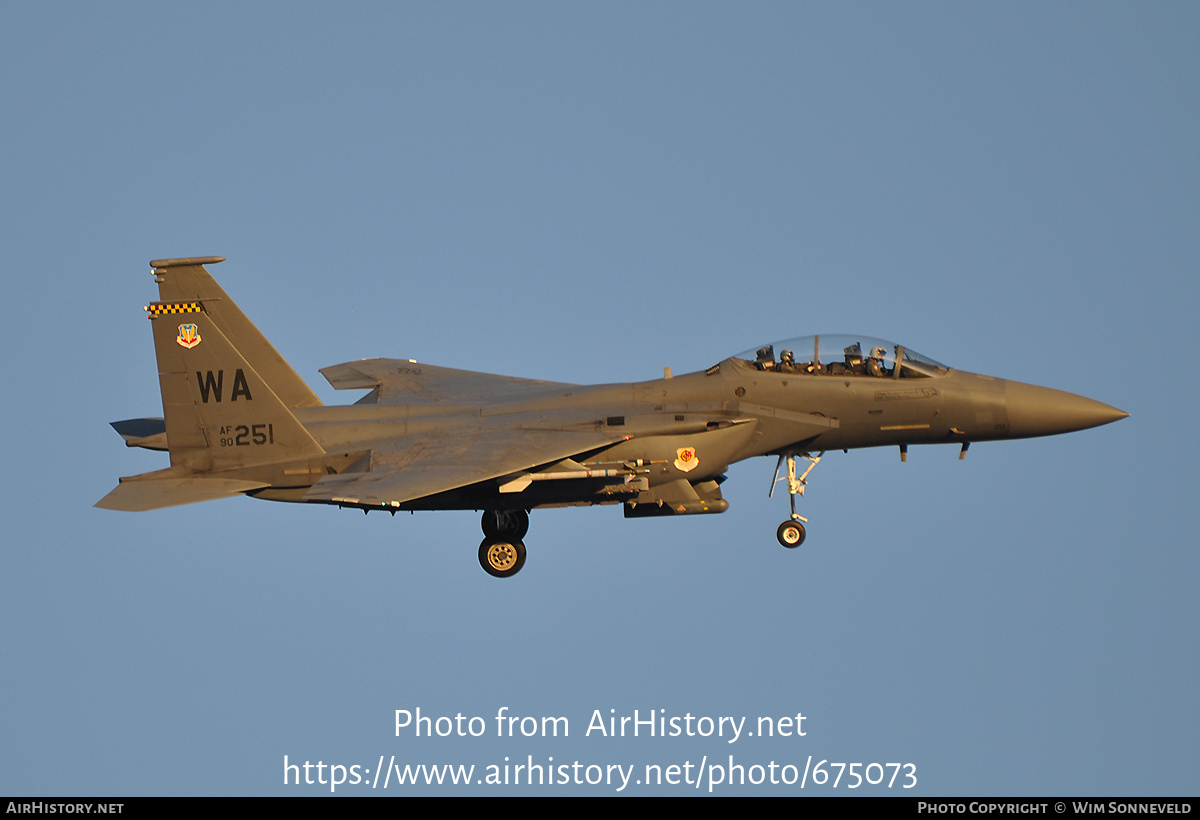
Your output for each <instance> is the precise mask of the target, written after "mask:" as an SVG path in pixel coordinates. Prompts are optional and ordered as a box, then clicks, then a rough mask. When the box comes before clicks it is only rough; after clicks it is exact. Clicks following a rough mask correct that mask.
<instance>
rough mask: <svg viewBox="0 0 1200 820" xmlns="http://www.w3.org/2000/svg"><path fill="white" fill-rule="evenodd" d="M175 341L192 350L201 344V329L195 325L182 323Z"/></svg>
mask: <svg viewBox="0 0 1200 820" xmlns="http://www.w3.org/2000/svg"><path fill="white" fill-rule="evenodd" d="M175 341H177V342H179V345H180V347H186V348H187V349H189V350H191V349H192V348H193V347H195V346H196V345H198V344H200V329H199V328H197V327H196V326H195V325H180V326H179V335H178V336H176V337H175Z"/></svg>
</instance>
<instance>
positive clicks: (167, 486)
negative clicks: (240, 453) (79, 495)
mask: <svg viewBox="0 0 1200 820" xmlns="http://www.w3.org/2000/svg"><path fill="white" fill-rule="evenodd" d="M269 486H270V485H269V484H266V483H264V482H262V481H243V480H240V479H235V478H152V479H138V478H137V477H136V476H134V477H133V478H123V479H121V483H120V484H118V485H117V488H116V489H115V490H113V491H112V492H111V493H109V494H108V495H106V496H104V498H102V499H100V500H99V501H97V502H96V506H97V507H100V508H101V509H105V510H124V511H126V512H142V511H144V510H157V509H160V508H162V507H177V506H179V505H180V504H193V503H195V502H197V501H212V500H213V499H216V498H228V497H230V496H234V495H241V494H242V493H246V492H249V491H251V490H260V489H262V488H263V487H269Z"/></svg>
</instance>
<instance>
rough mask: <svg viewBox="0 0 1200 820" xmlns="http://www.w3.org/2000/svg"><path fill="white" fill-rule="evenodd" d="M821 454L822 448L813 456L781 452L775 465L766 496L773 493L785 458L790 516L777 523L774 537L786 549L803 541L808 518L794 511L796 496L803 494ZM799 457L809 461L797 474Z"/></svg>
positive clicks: (823, 452) (792, 547)
mask: <svg viewBox="0 0 1200 820" xmlns="http://www.w3.org/2000/svg"><path fill="white" fill-rule="evenodd" d="M823 455H825V451H824V450H822V451H821V452H819V453H817V454H816V455H815V456H813V455H809V454H808V453H782V454H780V456H779V462H778V463H777V464H776V465H775V480H774V481H772V482H771V492H769V493H767V497H768V498H770V497H771V496H773V495H774V494H775V485H776V484H778V483H779V468H780V467H782V466H783V462H784V460H786V461H787V485H788V496H789V500H790V501H791V504H792V517H791V518H789V519H788V520H787V521H784V522H783V523H782V524H780V525H779V529H778V530H776V531H775V537H776V538H777V539H779V543H780V544H782V545H783V546H785V547H787V548H788V549H795V548H796V547H798V546H800V545H801V544H803V543H804V535H805V532H804V524H807V523H808V519H807V518H805V517H804V516H802V515H799V514H798V513H797V512H796V496H798V495H804V488H805V486H806V485H807V484H808V474H809V473H811V472H812V470H813V467H816V466H817V464H818V463H819V462H820V461H821V456H823ZM800 458H806V459H808V461H809V462H811V463H810V464H809V465H808V468H807V469H806V470H805V471H804V472H803V473H801V474H800V475H799V476H797V475H796V461H797V459H800ZM801 522H803V523H801Z"/></svg>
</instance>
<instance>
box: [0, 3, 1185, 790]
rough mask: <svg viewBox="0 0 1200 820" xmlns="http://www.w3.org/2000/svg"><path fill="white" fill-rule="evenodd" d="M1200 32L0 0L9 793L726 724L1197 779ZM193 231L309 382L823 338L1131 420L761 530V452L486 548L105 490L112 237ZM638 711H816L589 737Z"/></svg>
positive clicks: (389, 523) (826, 497)
mask: <svg viewBox="0 0 1200 820" xmlns="http://www.w3.org/2000/svg"><path fill="white" fill-rule="evenodd" d="M1197 43H1200V7H1198V6H1197V5H1195V4H1191V3H1155V4H1145V3H1137V4H1133V3H1129V4H1114V3H1055V4H1049V5H1047V4H1043V3H933V4H930V3H916V4H892V3H886V4H885V3H878V4H874V3H872V4H859V3H853V4H851V3H838V4H801V3H787V4H767V3H758V4H713V3H693V2H689V3H653V4H643V3H593V4H581V3H565V4H564V3H505V4H502V3H453V2H448V3H429V4H400V3H359V4H349V5H336V6H335V5H334V4H320V3H215V4H214V3H204V4H199V3H193V4H184V3H103V4H97V3H15V2H13V3H4V4H2V5H0V78H2V79H3V82H2V84H0V115H2V117H3V127H2V128H0V185H2V189H3V192H4V194H3V197H2V198H0V207H2V208H3V219H2V220H0V226H2V227H0V237H2V238H3V250H4V254H3V262H2V263H0V264H2V269H3V276H4V292H5V297H4V299H3V302H2V307H0V310H2V311H3V317H2V321H0V340H2V343H3V349H4V351H5V357H4V359H5V365H4V373H5V376H6V389H5V390H4V396H3V405H4V422H5V428H6V430H7V434H8V435H7V442H8V448H7V449H8V457H7V459H6V462H5V464H6V469H5V470H4V477H3V482H4V492H3V494H2V497H3V512H4V534H3V550H2V552H0V554H2V556H3V558H2V559H0V560H2V564H0V568H2V571H0V792H2V793H8V794H13V793H30V794H54V795H84V794H92V795H108V794H112V795H137V794H271V793H286V794H303V793H327V792H328V790H329V788H328V786H313V787H307V786H303V787H295V786H293V787H285V786H284V785H283V775H284V768H283V764H284V756H285V755H287V756H288V759H289V761H290V762H292V763H303V762H304V761H309V762H312V763H314V764H315V763H316V762H317V761H322V762H324V763H326V764H329V763H339V764H342V765H345V766H351V765H358V766H360V767H362V768H363V769H369V770H370V771H371V772H372V773H373V772H374V770H375V768H376V766H377V763H378V760H379V758H380V756H381V755H383V756H388V757H390V756H392V755H395V758H396V761H397V762H399V763H412V764H417V763H462V764H467V765H470V764H474V765H475V766H476V767H477V769H476V779H478V777H479V776H480V775H481V774H483V773H485V767H486V766H488V765H489V764H503V763H504V758H505V757H508V758H509V763H510V764H515V763H517V762H526V759H527V758H528V757H529V756H532V758H533V762H534V763H539V764H542V765H546V764H547V763H549V762H550V761H549V758H551V757H552V758H553V762H554V764H555V765H559V764H573V763H574V762H576V761H579V762H580V763H581V764H583V765H585V766H586V765H602V766H607V765H609V764H621V765H625V766H627V765H629V764H637V765H638V766H639V767H640V766H642V765H643V764H646V763H657V764H660V765H662V766H664V767H665V766H668V765H671V764H675V765H680V766H682V765H683V764H684V763H685V762H687V761H690V762H691V763H692V764H693V765H695V764H698V763H699V762H700V761H701V760H702V759H704V758H705V757H706V756H707V760H708V762H709V763H712V762H714V761H717V762H721V763H727V762H728V758H729V756H730V755H732V756H733V759H734V762H735V763H737V764H740V765H743V766H745V767H747V769H749V767H751V766H753V765H755V764H757V765H761V766H766V765H767V764H769V763H770V762H771V761H774V762H776V763H777V764H779V765H784V764H791V765H797V766H799V767H801V768H803V766H804V764H805V761H806V760H807V759H808V758H809V756H811V758H812V762H813V763H816V762H817V761H819V760H822V759H824V760H829V761H844V762H848V763H849V762H861V763H864V764H865V763H870V762H880V763H886V762H905V763H909V762H911V763H913V764H915V766H916V775H917V778H918V783H917V786H916V788H915V789H913V790H910V791H908V792H907V793H909V794H913V793H917V794H927V795H928V794H942V795H955V794H992V795H996V794H1031V795H1052V794H1114V795H1128V794H1150V795H1172V794H1192V795H1194V794H1196V792H1197V782H1198V780H1197V777H1198V776H1197V771H1198V770H1200V751H1198V743H1197V740H1196V738H1197V737H1200V716H1198V709H1197V705H1196V704H1197V700H1196V691H1197V681H1198V679H1200V663H1198V648H1197V639H1198V637H1200V635H1198V631H1200V627H1198V624H1200V604H1198V599H1200V596H1198V595H1197V579H1198V570H1200V557H1198V550H1197V547H1198V543H1197V540H1198V539H1197V528H1198V525H1200V516H1198V515H1197V512H1196V509H1197V490H1198V489H1200V487H1198V484H1200V482H1198V479H1197V461H1196V459H1197V456H1198V455H1200V452H1198V450H1200V448H1198V447H1197V440H1198V435H1197V426H1196V408H1197V406H1198V401H1197V399H1198V395H1197V394H1198V391H1197V383H1198V378H1200V375H1198V374H1197V371H1196V367H1197V363H1196V347H1197V344H1198V343H1200V337H1198V335H1197V330H1198V329H1200V328H1198V324H1200V323H1198V322H1197V306H1198V304H1200V285H1198V284H1197V260H1198V258H1200V254H1198V250H1200V224H1198V223H1200V151H1198V150H1197V149H1198V148H1200V139H1198V137H1200V133H1198V125H1200V94H1198V90H1200V49H1198V48H1197ZM210 254H215V255H221V256H225V257H228V260H229V261H227V262H225V263H223V264H221V265H220V266H217V267H214V268H212V272H213V273H214V275H215V276H216V277H217V279H218V281H220V282H221V284H222V285H223V286H224V287H225V288H226V290H227V291H228V292H229V293H230V294H231V296H232V297H233V298H234V299H236V300H237V301H238V303H239V304H240V305H241V307H242V308H243V309H244V310H245V312H246V313H247V314H248V315H249V316H250V317H251V319H253V320H254V321H255V322H256V323H257V324H258V326H259V327H260V329H262V331H263V332H264V333H265V334H266V335H267V336H268V338H270V339H271V340H272V341H273V342H274V344H275V345H276V347H277V348H278V349H279V350H280V352H281V353H283V355H284V356H285V357H286V358H288V360H289V361H290V362H291V363H292V365H293V366H294V367H295V368H296V370H297V371H298V372H299V373H300V374H301V375H302V376H303V377H304V378H305V379H307V380H308V381H309V383H310V385H312V387H313V388H314V389H315V390H316V391H317V393H318V394H319V395H320V396H321V397H322V399H323V400H324V401H326V403H342V402H350V401H353V400H354V399H355V398H357V396H358V395H360V394H359V393H358V392H351V393H335V392H334V391H332V390H331V389H329V387H328V385H327V384H326V383H325V382H324V380H323V379H322V378H321V377H320V375H319V374H318V373H317V370H318V368H320V367H324V366H326V365H330V364H335V363H338V362H342V361H346V360H349V359H356V358H362V357H368V356H390V357H412V358H415V359H418V360H420V361H425V362H430V363H434V364H440V365H445V366H449V367H458V368H467V369H474V370H483V371H489V372H499V373H507V374H512V375H517V376H525V377H530V378H541V379H552V380H561V381H573V382H587V383H592V382H612V381H632V380H642V379H650V378H656V377H658V376H660V375H661V374H662V368H663V367H665V366H670V367H672V368H673V369H674V371H675V372H676V373H683V372H688V371H692V370H697V369H702V368H704V367H707V366H709V365H711V364H713V363H715V362H717V361H718V360H720V359H722V358H724V357H725V356H727V355H730V354H732V353H734V352H737V351H741V350H745V349H748V348H751V347H754V346H757V345H758V344H761V343H763V342H765V341H769V340H773V339H780V338H786V337H790V336H798V335H803V334H809V333H836V332H853V333H862V334H867V335H875V336H882V337H885V338H891V339H894V340H896V341H898V342H901V343H903V344H905V345H906V346H909V347H911V348H913V349H915V350H917V351H920V352H921V353H923V354H925V355H928V356H931V357H933V358H935V359H938V360H940V361H943V362H945V363H946V364H948V365H950V366H952V367H958V368H962V369H965V370H972V371H977V372H984V373H989V374H992V375H996V376H1001V377H1006V378H1015V379H1019V380H1022V381H1027V382H1032V383H1035V384H1042V385H1047V386H1052V387H1057V388H1060V389H1064V390H1068V391H1071V392H1075V393H1080V394H1083V395H1086V396H1089V397H1092V398H1095V399H1098V400H1100V401H1103V402H1106V403H1108V404H1112V405H1114V406H1116V407H1119V408H1121V409H1123V410H1126V411H1127V412H1129V413H1130V414H1131V417H1130V418H1129V419H1127V420H1124V421H1121V422H1119V423H1117V424H1113V425H1109V426H1106V427H1103V428H1099V429H1095V430H1090V431H1085V432H1080V433H1074V434H1070V435H1067V436H1062V437H1058V438H1051V439H1043V440H1029V441H1021V442H1009V443H988V444H979V445H976V446H975V447H973V448H972V449H971V452H970V454H969V455H968V456H967V458H966V460H965V461H962V462H959V461H957V458H956V457H957V448H953V447H929V448H914V449H913V451H912V452H911V453H910V456H909V462H908V463H907V464H901V463H900V461H899V458H898V456H897V453H896V451H895V450H894V449H886V450H865V451H857V452H851V453H849V454H842V453H840V452H839V453H835V454H832V455H830V456H828V457H827V458H826V459H825V460H824V461H823V462H822V463H821V465H820V466H819V467H818V468H817V469H816V470H815V472H814V474H813V477H812V479H813V480H812V484H811V485H810V488H809V492H808V495H807V497H806V498H805V499H803V501H802V512H803V513H804V514H805V515H807V516H808V517H809V518H810V522H811V523H810V526H809V538H808V542H807V543H806V544H805V545H804V546H803V547H802V548H800V549H798V550H795V551H790V550H784V549H782V548H781V547H779V545H778V544H777V543H776V542H775V536H774V533H775V528H776V526H777V525H778V524H779V523H780V522H781V521H782V520H784V518H785V517H786V513H787V496H786V493H783V494H778V493H777V494H776V496H775V498H774V499H770V500H769V499H768V498H767V490H768V488H769V485H770V481H771V476H772V471H773V468H774V463H773V461H772V460H769V459H759V460H757V461H750V462H744V463H741V464H737V465H734V466H733V467H732V469H731V470H730V472H729V481H728V482H727V483H726V484H725V488H724V489H725V495H726V497H727V498H728V499H729V501H730V505H731V506H730V510H729V511H728V512H727V513H725V514H724V515H720V516H698V517H691V518H684V519H679V520H634V521H626V520H624V519H623V518H622V517H621V512H620V508H619V507H595V508H586V509H567V510H549V511H535V513H534V514H533V515H532V516H531V518H532V526H531V529H530V533H529V535H528V537H527V538H526V543H527V544H528V547H529V560H528V563H527V564H526V566H525V569H524V570H523V571H522V572H521V573H520V575H518V576H516V577H515V578H512V579H508V580H497V579H494V578H491V577H488V576H487V575H485V574H484V573H483V572H482V570H481V569H480V568H479V566H478V564H477V562H476V556H475V552H476V548H477V546H478V543H479V540H480V538H481V535H480V533H479V524H478V516H477V515H476V514H475V513H470V512H448V513H418V514H416V515H406V514H405V515H398V516H396V517H395V518H392V517H390V516H386V515H381V514H376V515H369V516H364V515H362V514H361V513H358V512H353V511H340V510H338V509H336V508H333V507H324V506H299V505H283V504H269V503H264V502H257V501H253V500H250V499H241V498H239V499H233V500H226V501H219V502H210V503H206V504H200V505H192V506H187V507H178V508H174V509H169V510H162V511H156V512H149V513H141V514H132V513H116V512H112V511H106V510H98V509H94V508H93V507H92V504H93V503H94V502H95V501H97V500H98V499H99V498H101V497H102V496H103V495H105V494H106V493H107V492H108V491H109V490H111V489H112V487H113V486H115V484H116V479H117V477H118V476H120V475H131V474H134V473H139V472H144V471H148V470H153V469H158V468H161V467H164V466H166V464H167V459H166V456H165V454H159V453H149V452H145V451H141V450H129V449H126V448H125V447H124V446H123V444H122V442H121V440H120V439H119V437H118V436H117V435H116V434H115V433H114V432H113V431H112V430H111V429H110V428H109V427H108V422H110V421H113V420H116V419H124V418H130V417H137V416H143V415H151V416H153V415H159V414H160V412H161V403H160V399H159V394H158V384H157V379H156V377H155V364H154V355H153V349H152V344H151V338H150V330H149V327H148V323H147V322H146V320H145V319H144V318H143V312H142V306H143V305H145V304H147V303H148V302H149V301H151V300H153V299H154V298H156V293H157V291H156V288H155V286H154V283H153V280H152V278H151V275H150V269H149V267H148V266H147V264H146V263H147V262H148V261H149V260H150V259H152V258H162V257H173V256H199V255H210ZM781 489H782V488H781ZM418 707H419V708H420V709H421V711H422V714H424V715H433V716H437V715H449V716H453V715H456V714H459V713H461V714H463V715H464V716H466V717H470V716H479V717H482V718H485V719H486V720H487V721H488V722H487V730H488V733H487V736H485V737H480V738H469V737H468V738H457V737H450V738H424V737H422V738H416V737H414V736H413V735H412V733H411V730H406V731H405V732H404V733H402V735H401V736H400V737H396V736H395V731H394V728H393V727H394V718H393V715H394V712H395V710H397V709H407V710H416V709H417V708H418ZM500 707H507V708H508V710H509V714H512V715H518V716H538V717H540V716H563V717H566V718H568V720H569V727H570V736H569V737H567V738H562V737H559V738H521V737H517V738H511V739H509V738H497V737H496V736H495V722H494V720H493V716H494V715H495V714H496V712H497V710H498V709H499V708H500ZM635 709H636V710H639V712H640V714H641V715H642V716H643V717H644V716H645V715H646V713H647V712H649V711H651V710H660V709H661V710H665V712H663V713H659V714H663V715H666V716H680V717H683V716H685V715H688V714H690V715H693V716H708V717H714V718H716V717H719V716H734V717H741V716H745V717H746V718H747V729H748V730H751V731H752V730H753V728H754V727H755V726H756V721H757V718H758V717H760V716H769V717H781V716H785V715H793V716H794V715H795V714H797V713H802V714H804V716H805V722H804V729H805V731H806V735H805V736H804V737H789V738H779V737H775V738H765V737H758V736H755V737H742V738H741V739H739V740H738V741H737V742H736V743H733V744H730V743H728V742H727V738H717V737H710V738H703V737H691V738H689V737H679V738H660V737H655V738H648V737H646V736H645V735H644V733H643V736H642V737H638V738H629V737H627V738H623V739H622V738H605V737H601V736H598V733H596V732H592V734H591V736H585V730H586V729H587V726H588V722H589V719H590V718H591V716H592V715H593V712H594V711H595V710H600V712H601V713H602V714H603V715H605V716H608V715H609V714H616V715H632V714H633V711H634V710H635ZM609 710H615V712H614V713H610V711H609ZM640 771H641V770H640V768H639V775H638V776H639V777H640ZM367 776H368V777H373V774H371V775H367ZM747 776H748V777H749V776H751V774H750V773H748V774H747ZM326 777H328V774H327V773H326ZM901 780H903V778H901ZM899 785H900V781H898V782H897V784H896V787H895V788H893V789H892V790H891V791H892V792H900V791H901V790H900V789H899V788H898V787H899ZM845 786H846V782H845V781H843V783H842V785H841V786H840V787H839V789H838V792H845V791H846V789H845ZM810 790H811V791H812V793H824V792H828V791H829V787H828V785H827V786H826V787H824V788H823V789H822V788H816V789H814V787H813V785H812V784H811V782H810V783H809V786H808V788H807V789H806V790H805V793H810ZM431 791H432V792H433V793H436V794H461V793H466V792H468V791H479V792H483V793H485V794H512V793H516V792H518V791H532V792H534V793H540V794H567V793H589V794H611V793H613V792H614V787H612V786H609V785H607V784H605V785H598V786H594V787H589V786H580V787H577V786H574V785H571V786H554V787H548V786H542V787H531V788H524V789H517V788H515V787H511V786H510V787H507V788H496V787H486V786H478V787H475V786H473V787H472V788H471V789H463V788H451V787H448V786H444V787H441V788H434V789H432V790H431ZM627 791H632V792H633V793H637V794H645V793H651V792H653V793H666V794H676V793H694V790H693V789H692V787H690V786H673V787H662V788H656V789H651V788H649V787H647V786H645V785H642V786H631V787H630V788H629V789H628V790H627ZM701 791H702V792H703V789H702V790H701ZM738 791H740V792H746V793H751V794H768V793H799V788H798V787H797V786H791V787H786V786H777V787H773V788H772V787H769V786H761V787H752V786H749V785H747V786H745V787H738V788H729V787H718V789H717V793H723V794H730V793H733V792H738ZM860 792H866V793H886V792H887V790H886V789H883V788H882V787H872V788H866V787H864V788H863V789H861V790H860ZM338 793H339V794H342V793H350V794H356V793H357V794H366V793H369V789H367V788H365V787H363V786H358V787H352V786H349V785H347V786H343V787H342V788H340V789H339V790H338ZM399 793H401V792H400V791H397V790H389V791H388V792H385V794H399Z"/></svg>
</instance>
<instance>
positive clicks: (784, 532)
mask: <svg viewBox="0 0 1200 820" xmlns="http://www.w3.org/2000/svg"><path fill="white" fill-rule="evenodd" d="M775 537H776V538H778V539H779V543H780V544H783V545H784V546H785V547H787V548H788V549H795V548H796V547H798V546H800V545H801V544H803V543H804V525H803V524H801V523H800V522H799V521H784V522H783V523H782V524H780V525H779V529H778V530H776V531H775Z"/></svg>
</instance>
